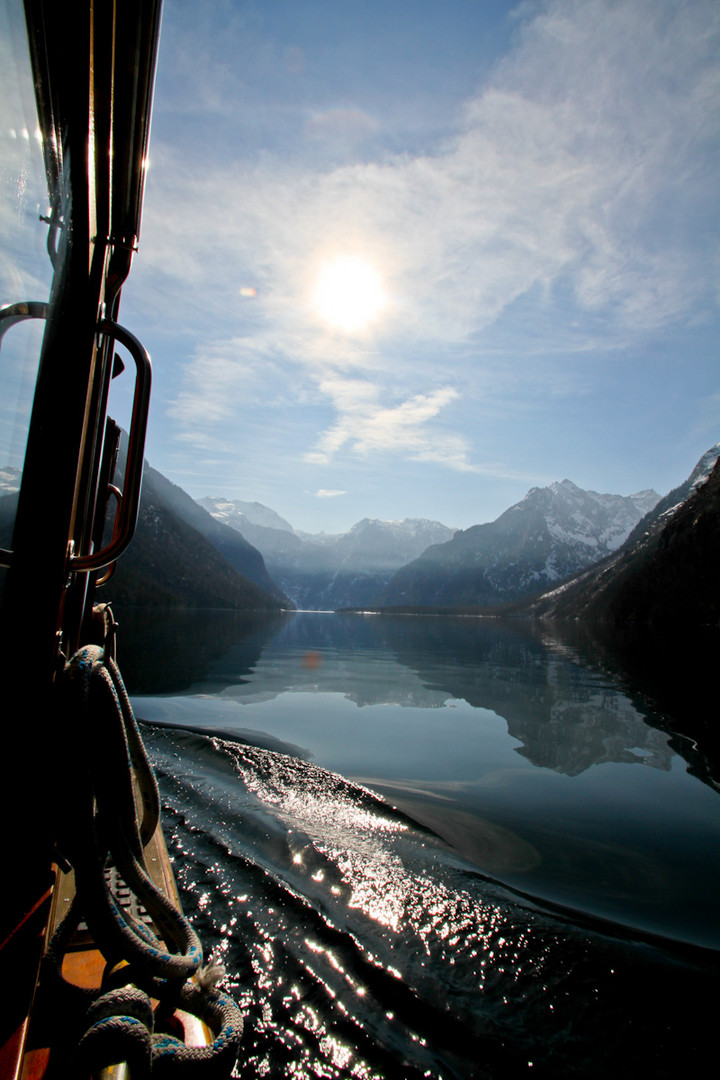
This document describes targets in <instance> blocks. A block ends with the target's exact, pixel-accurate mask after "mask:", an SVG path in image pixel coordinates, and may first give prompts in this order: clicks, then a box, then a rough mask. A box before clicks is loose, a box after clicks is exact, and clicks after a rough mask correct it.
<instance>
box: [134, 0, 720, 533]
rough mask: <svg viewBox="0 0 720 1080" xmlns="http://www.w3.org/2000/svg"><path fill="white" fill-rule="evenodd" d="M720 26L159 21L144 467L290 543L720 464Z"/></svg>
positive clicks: (565, 19)
mask: <svg viewBox="0 0 720 1080" xmlns="http://www.w3.org/2000/svg"><path fill="white" fill-rule="evenodd" d="M719 103H720V5H718V4H717V2H716V0H689V2H687V3H685V2H682V0H537V2H536V0H523V2H521V3H519V4H513V3H511V2H500V0H442V2H440V3H438V2H437V0H432V2H430V0H428V2H426V0H356V2H353V0H327V2H326V0H287V2H285V0H270V2H269V0H253V2H251V0H247V2H243V0H237V2H234V0H206V2H204V3H202V4H198V3H196V2H195V0H165V4H164V13H163V25H162V33H161V41H160V50H159V59H158V74H157V84H156V91H155V112H154V117H153V126H152V137H151V145H150V157H149V168H148V178H147V186H146V200H145V209H144V214H143V223H142V230H141V235H140V245H139V253H138V255H137V256H136V258H135V261H134V265H133V270H132V272H131V275H130V279H129V280H128V283H127V285H126V286H125V289H124V292H123V300H122V306H121V320H120V321H121V322H123V323H124V324H125V325H127V326H128V327H129V328H130V329H132V330H133V331H134V332H135V333H137V334H138V336H139V337H140V338H141V339H142V340H143V342H144V343H145V345H146V346H147V348H148V349H149V351H150V353H151V356H152V358H153V365H154V390H153V403H152V408H151V417H150V429H149V434H148V442H147V449H146V456H147V458H148V460H149V461H150V463H151V464H152V465H154V466H155V468H157V469H159V470H160V471H161V472H163V473H164V474H165V475H166V476H168V477H169V478H170V479H171V480H173V481H174V482H175V483H177V484H179V485H180V486H181V487H183V488H184V489H185V490H186V491H188V492H189V493H190V494H191V495H193V496H195V497H201V496H204V495H216V496H225V497H227V498H236V499H243V500H247V501H259V502H261V503H264V504H265V505H267V506H270V507H272V508H273V509H274V510H276V511H277V512H278V513H280V514H281V515H282V516H283V517H285V518H286V519H287V520H289V521H290V522H291V523H292V525H294V526H295V527H296V528H298V529H302V530H305V531H309V532H319V531H326V532H330V533H337V532H343V531H345V530H347V529H349V528H350V527H351V526H352V525H353V524H354V523H355V522H356V521H358V520H360V519H361V518H364V517H370V518H382V519H402V518H406V517H420V518H429V519H434V520H439V521H442V522H443V523H444V524H446V525H449V526H451V527H456V528H467V527H468V526H470V525H472V524H476V523H479V522H483V521H489V520H493V519H494V518H496V517H497V516H498V515H499V514H500V513H502V511H503V510H505V509H507V507H508V506H510V505H512V504H513V503H515V502H517V501H518V500H519V499H521V498H522V497H523V496H524V495H525V494H526V492H527V491H528V489H529V488H531V487H534V486H544V485H546V484H549V483H551V482H553V481H555V480H562V479H564V478H566V477H567V478H569V479H570V480H572V481H574V482H575V483H576V484H578V485H579V486H580V487H583V488H589V489H591V490H596V491H601V492H613V493H619V494H630V493H632V492H635V491H639V490H642V489H646V488H655V490H656V491H658V493H659V494H661V495H662V494H665V493H666V492H667V491H668V490H670V489H671V488H672V487H674V486H675V485H676V484H678V483H680V482H681V481H682V480H684V479H685V478H686V477H687V475H688V474H689V472H690V471H691V469H692V467H693V466H694V464H695V463H696V461H697V460H698V458H699V457H700V456H701V454H702V453H703V452H704V451H705V450H706V449H708V447H710V446H711V445H713V444H714V443H716V442H718V441H719V440H720V349H719V347H718V340H719V335H718V329H719V319H718V300H719V298H720V297H719V292H720V290H719V283H720V260H719V250H720V249H719V245H718V230H719V222H720V214H719V213H718V210H719V206H718V202H719V201H720V200H719V193H720V184H719V183H718V171H719V170H718V148H719V146H720V137H719V136H720V132H719V128H720V110H719V108H718V105H719Z"/></svg>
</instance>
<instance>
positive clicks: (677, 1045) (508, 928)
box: [144, 725, 718, 1080]
mask: <svg viewBox="0 0 720 1080" xmlns="http://www.w3.org/2000/svg"><path fill="white" fill-rule="evenodd" d="M144 737H145V741H146V744H147V747H148V751H149V753H150V755H151V757H152V760H153V763H154V766H155V769H156V772H157V775H158V781H159V784H160V788H161V792H162V795H163V801H164V811H163V813H164V822H165V832H166V838H167V842H168V847H169V850H170V854H171V856H172V858H173V861H174V869H175V873H176V876H177V879H178V884H179V886H180V890H181V894H182V896H183V903H184V906H185V910H186V913H187V914H188V915H189V916H190V917H191V919H192V921H193V923H194V924H195V927H196V929H197V930H198V932H199V933H200V936H201V938H202V940H203V942H204V943H205V946H206V950H207V951H208V952H210V951H211V950H214V951H215V954H216V955H217V956H219V957H221V958H222V962H223V963H224V964H225V967H226V969H227V972H228V978H227V985H228V988H229V989H230V991H231V993H232V994H233V996H234V997H235V998H236V1000H237V1001H238V1002H239V1003H240V1005H241V1007H242V1008H243V1009H244V1010H245V1011H246V1014H247V1019H246V1025H245V1032H246V1034H245V1037H244V1046H243V1054H242V1057H241V1066H240V1069H239V1075H240V1076H242V1077H287V1076H293V1077H308V1078H310V1077H337V1078H344V1077H353V1078H355V1077H357V1078H363V1080H369V1078H371V1077H378V1078H379V1077H389V1076H392V1077H393V1078H395V1077H398V1078H403V1080H414V1078H416V1077H417V1078H419V1077H426V1078H432V1077H437V1078H440V1077H442V1078H449V1077H463V1078H464V1077H478V1078H480V1077H498V1078H499V1077H502V1078H506V1077H513V1076H522V1075H533V1076H538V1075H540V1076H553V1077H558V1076H563V1077H566V1076H575V1075H578V1076H580V1075H582V1076H583V1077H606V1076H608V1075H609V1074H610V1073H612V1074H613V1075H614V1076H616V1077H617V1076H625V1075H627V1076H630V1075H633V1076H636V1075H637V1074H638V1071H642V1072H643V1073H645V1074H646V1075H653V1076H655V1077H659V1076H673V1075H675V1074H676V1073H677V1071H678V1069H679V1068H681V1067H683V1066H685V1067H686V1066H687V1062H688V1059H689V1058H693V1057H694V1056H695V1055H698V1057H699V1055H700V1054H701V1053H702V1052H703V1050H704V1048H707V1049H708V1050H709V1047H710V1044H711V1039H710V1033H711V1032H712V1030H713V1029H712V1022H713V1021H712V1007H713V1000H714V999H716V995H717V985H718V983H717V977H718V967H717V964H716V963H715V962H714V960H713V957H712V956H710V957H708V956H707V955H705V954H702V953H699V952H698V951H697V950H682V951H678V949H676V948H673V947H672V946H670V945H667V946H664V945H663V944H662V943H659V942H650V941H648V940H639V939H633V938H631V937H628V936H625V937H623V936H621V935H619V934H613V933H608V932H607V928H601V927H597V926H593V925H591V924H588V923H587V922H586V921H583V920H582V918H581V917H578V918H577V919H574V918H572V917H569V916H568V915H567V914H560V913H554V912H551V911H549V910H547V909H545V908H543V907H542V906H541V905H539V904H535V903H533V902H532V901H530V900H527V899H524V898H523V897H520V896H518V895H517V894H515V893H513V892H512V891H511V890H509V889H506V888H504V887H503V886H502V884H500V883H498V882H495V881H491V880H489V879H488V878H487V877H485V876H483V875H482V874H481V873H480V872H479V871H478V870H477V869H476V868H475V867H473V865H472V864H471V863H470V862H468V861H467V860H466V859H465V858H463V857H462V856H461V855H460V854H459V853H458V852H456V851H454V850H453V849H452V848H451V847H450V846H449V845H447V844H446V843H445V842H444V841H443V840H441V839H440V838H439V837H438V836H436V835H435V834H434V833H433V832H432V831H431V830H429V829H428V828H426V827H424V826H423V825H421V824H419V823H418V822H416V821H414V820H413V819H412V818H411V817H409V816H407V815H406V814H403V813H402V812H400V811H398V810H396V809H394V808H393V807H392V806H391V805H390V804H389V803H387V802H386V801H384V800H383V799H382V798H381V797H380V796H378V795H376V794H375V793H373V792H371V791H369V790H368V789H366V788H364V787H361V786H359V785H358V784H355V783H352V782H350V781H348V780H346V779H344V778H342V777H340V776H338V775H336V774H334V773H331V772H328V771H327V770H325V769H322V768H320V767H318V766H316V765H313V764H312V763H310V762H308V761H306V760H302V759H301V758H298V757H295V756H293V755H291V754H286V753H282V752H279V751H278V750H277V749H268V748H266V747H263V746H257V745H249V744H248V743H244V742H238V741H236V740H231V739H228V738H221V737H219V736H216V735H208V734H200V733H198V732H194V731H190V730H185V729H175V728H167V727H161V726H158V725H147V726H145V728H144Z"/></svg>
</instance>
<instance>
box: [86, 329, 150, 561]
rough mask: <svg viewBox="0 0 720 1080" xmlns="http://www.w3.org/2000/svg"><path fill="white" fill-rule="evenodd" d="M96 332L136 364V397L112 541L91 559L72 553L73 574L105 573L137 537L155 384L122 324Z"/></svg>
mask: <svg viewBox="0 0 720 1080" xmlns="http://www.w3.org/2000/svg"><path fill="white" fill-rule="evenodd" d="M97 329H98V333H100V334H106V335H108V336H109V337H112V338H113V339H114V340H115V341H118V342H120V344H121V345H124V346H125V348H126V349H127V351H128V352H129V353H130V355H131V356H132V358H133V360H134V361H135V369H136V374H135V395H134V397H133V409H132V417H131V420H130V432H129V434H128V451H127V461H126V462H125V480H124V482H123V492H122V498H121V499H120V505H119V508H118V513H117V515H116V518H115V526H114V528H113V535H112V539H111V540H110V543H109V544H106V546H105V547H104V548H102V549H101V550H100V551H93V552H91V553H90V554H88V555H75V554H72V553H71V554H70V556H69V564H70V570H71V571H72V572H73V573H90V572H91V571H93V570H102V569H103V568H104V567H106V566H109V565H110V564H111V563H113V562H115V560H116V559H118V558H119V557H120V556H121V555H122V553H123V552H124V551H125V549H126V548H127V546H128V544H129V543H130V541H131V540H132V538H133V535H134V533H135V526H136V525H137V517H138V511H139V509H140V492H141V489H142V473H143V461H144V453H145V434H146V432H147V420H148V410H149V407H150V387H151V383H152V365H151V364H150V357H149V355H148V353H147V350H146V349H145V348H144V346H143V345H142V344H141V343H140V341H139V340H138V339H137V338H136V337H135V335H134V334H131V333H130V331H129V330H126V329H125V327H124V326H120V324H119V323H116V322H113V320H112V319H102V320H101V322H99V323H98V327H97Z"/></svg>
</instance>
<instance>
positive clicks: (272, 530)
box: [199, 498, 454, 609]
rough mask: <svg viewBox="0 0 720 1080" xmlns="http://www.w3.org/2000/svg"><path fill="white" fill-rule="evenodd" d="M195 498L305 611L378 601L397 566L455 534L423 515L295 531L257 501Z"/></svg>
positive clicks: (364, 519) (364, 520)
mask: <svg viewBox="0 0 720 1080" xmlns="http://www.w3.org/2000/svg"><path fill="white" fill-rule="evenodd" d="M199 502H200V504H201V505H202V506H203V507H204V508H205V509H207V510H209V512H210V513H211V514H212V515H213V517H215V518H216V519H217V520H218V521H223V522H224V523H225V524H227V525H230V526H232V528H234V529H237V530H238V532H240V533H242V535H243V536H244V537H245V539H246V540H248V541H249V542H250V543H251V544H253V545H254V546H255V547H256V548H258V550H259V551H261V552H262V555H263V557H264V559H265V563H266V565H267V568H268V570H269V572H270V573H271V574H272V576H273V578H274V579H275V581H277V582H278V584H279V585H280V587H281V588H282V589H283V590H284V592H285V593H287V595H288V596H290V597H291V598H292V600H293V601H294V602H295V603H296V604H297V605H298V607H303V608H309V609H313V608H320V609H329V608H338V607H356V606H363V605H365V604H377V603H378V602H379V599H380V596H381V595H382V591H383V589H384V587H385V585H387V583H388V581H389V580H390V578H391V577H392V575H393V574H394V573H395V571H396V570H397V569H398V568H399V567H401V566H404V565H405V563H407V562H410V560H412V559H414V558H416V557H417V556H418V555H419V554H420V553H421V552H423V551H424V550H425V549H426V548H427V547H428V546H429V545H431V544H437V543H439V542H443V541H445V540H448V539H450V537H452V536H453V533H454V530H453V529H450V528H448V526H447V525H443V524H441V523H440V522H439V521H426V520H425V519H423V518H406V519H405V520H403V521H379V520H377V519H371V518H363V520H362V521H358V522H357V523H356V524H355V525H353V527H352V528H351V529H350V530H349V531H348V532H346V533H342V534H341V535H339V536H328V535H326V534H324V533H320V534H318V535H311V534H307V533H301V534H298V533H296V532H295V531H294V530H293V528H292V526H291V525H290V524H289V523H288V522H287V521H285V519H284V518H282V517H280V515H279V514H276V513H275V511H273V510H271V509H269V508H268V507H265V506H262V504H260V503H245V502H241V501H240V500H235V501H231V500H228V499H213V498H205V499H200V500H199ZM266 522H267V523H269V524H265V523H266Z"/></svg>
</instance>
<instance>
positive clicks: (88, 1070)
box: [0, 0, 242, 1080]
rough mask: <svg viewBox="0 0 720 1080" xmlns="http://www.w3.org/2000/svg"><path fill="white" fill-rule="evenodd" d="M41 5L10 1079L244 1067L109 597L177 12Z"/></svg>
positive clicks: (13, 308) (130, 475)
mask: <svg viewBox="0 0 720 1080" xmlns="http://www.w3.org/2000/svg"><path fill="white" fill-rule="evenodd" d="M18 7H19V5H18ZM24 16H25V23H26V29H27V44H28V51H27V57H26V59H27V64H28V67H29V68H30V77H31V79H32V82H33V85H34V88H35V98H36V105H37V120H38V131H39V136H40V138H41V145H42V153H43V159H44V167H45V173H46V178H47V188H48V204H49V207H50V209H49V212H48V214H47V215H46V216H44V218H43V220H44V221H45V224H46V227H47V252H48V257H49V259H50V262H51V265H52V286H51V289H50V293H49V296H47V297H38V296H17V297H16V298H15V299H14V301H13V302H12V303H10V304H6V306H5V307H3V309H2V310H0V342H2V340H3V339H4V340H5V341H7V340H8V338H9V335H12V334H14V333H16V332H17V331H16V330H15V328H16V327H17V326H18V325H20V324H23V323H26V322H27V321H28V320H40V321H41V323H42V324H43V326H44V331H43V336H42V346H41V350H40V356H39V359H38V365H37V379H36V384H35V392H34V398H33V405H32V412H31V416H30V421H29V425H28V433H27V445H26V451H25V457H24V463H23V468H22V480H21V484H20V488H19V492H18V496H17V509H16V513H15V521H14V529H13V534H12V541H11V544H10V546H9V547H4V548H3V549H2V551H1V552H0V564H1V565H2V567H3V570H2V571H0V574H1V575H2V578H3V580H2V597H1V599H2V610H1V634H2V643H1V646H0V656H1V657H2V664H3V674H4V682H3V685H4V703H5V704H4V710H3V711H4V714H5V716H4V719H5V724H4V727H5V732H4V734H5V740H4V762H5V764H6V769H5V774H6V777H5V783H4V785H3V794H2V803H3V805H2V824H3V836H4V841H3V890H2V901H1V903H0V913H1V916H2V919H1V927H0V979H1V980H2V985H3V987H4V988H5V993H4V995H3V997H4V999H5V1003H4V1005H3V1010H2V1014H1V1020H0V1075H2V1076H3V1077H8V1078H13V1080H15V1078H18V1080H19V1078H21V1077H22V1078H24V1080H30V1078H31V1077H41V1076H47V1077H66V1076H83V1075H88V1076H89V1075H99V1074H100V1072H103V1070H106V1069H107V1068H108V1067H110V1070H111V1072H112V1073H113V1075H122V1070H123V1068H124V1066H122V1065H116V1064H114V1063H121V1062H128V1061H129V1062H130V1063H131V1071H132V1075H133V1076H138V1075H143V1073H144V1072H147V1071H149V1070H152V1072H153V1075H155V1074H156V1071H157V1073H162V1074H163V1075H164V1071H165V1070H167V1071H168V1075H172V1072H171V1070H172V1069H173V1067H174V1066H176V1065H180V1066H182V1065H183V1064H187V1063H188V1062H189V1063H192V1064H193V1065H199V1067H200V1072H199V1075H206V1074H207V1075H223V1074H227V1073H228V1072H229V1071H230V1069H231V1068H232V1065H233V1063H234V1061H235V1058H236V1056H237V1044H238V1039H239V1036H240V1033H241V1030H242V1018H241V1016H240V1014H239V1012H238V1010H237V1008H236V1006H235V1005H234V1003H233V1002H232V1001H231V1000H230V999H228V998H227V997H226V996H225V995H223V994H222V993H221V992H220V991H219V990H218V989H217V987H216V983H217V980H218V978H219V977H220V974H221V973H220V971H219V970H218V969H216V968H213V966H212V964H208V963H207V962H206V959H205V960H204V959H203V956H202V946H201V944H200V942H199V941H198V940H197V937H196V935H195V933H194V931H193V930H192V928H191V926H190V924H189V923H188V922H187V920H186V919H185V918H184V916H183V915H182V913H181V911H180V910H179V903H178V898H177V893H176V890H175V886H174V881H173V877H172V871H171V868H170V864H169V861H168V857H167V852H166V849H165V846H164V842H163V837H162V831H161V828H160V825H159V820H158V795H157V787H156V785H155V782H154V777H153V774H152V770H151V768H150V767H149V765H148V763H147V759H146V757H145V754H144V749H143V746H142V742H141V740H140V738H139V735H138V732H137V727H136V725H135V721H134V718H133V716H132V709H131V707H130V704H129V701H128V699H127V695H126V694H125V691H124V687H123V685H122V679H121V677H120V674H119V671H118V668H117V666H116V663H115V637H116V629H117V626H116V623H115V620H114V617H113V614H112V611H111V608H110V607H109V606H108V605H105V604H102V603H98V602H97V601H98V600H99V599H101V598H102V593H98V594H97V595H96V590H97V589H98V587H99V586H100V585H101V584H102V583H103V582H104V581H106V580H107V579H108V578H109V576H110V575H111V573H112V566H113V564H114V563H115V560H116V559H118V558H119V557H120V556H121V555H122V553H123V551H124V550H125V549H126V547H127V546H128V544H129V543H130V541H131V539H132V534H133V530H134V527H135V522H136V518H137V511H138V503H139V497H140V486H141V478H142V467H143V451H144V441H145V429H146V423H147V413H148V402H149V395H150V381H151V369H150V361H149V358H148V355H147V353H146V352H145V349H144V348H143V347H142V345H141V344H140V342H139V341H138V340H137V339H136V338H135V336H134V335H133V334H132V333H131V332H130V331H129V330H127V329H125V328H124V327H123V326H122V325H121V324H120V323H119V322H118V318H119V306H120V298H121V292H122V288H123V284H124V282H125V280H126V278H127V275H128V273H129V271H130V267H131V263H132V259H133V255H134V253H135V251H136V248H137V242H138V235H139V231H140V216H141V207H142V199H143V187H144V179H145V171H146V164H147V151H148V139H149V130H150V116H151V102H152V91H153V82H154V71H155V61H156V53H157V47H158V39H159V27H160V2H159V0H123V3H117V2H112V0H90V2H89V3H88V4H87V5H72V6H68V5H64V4H58V3H56V2H54V0H26V2H25V5H24ZM123 369H126V371H125V377H126V378H127V376H128V375H131V376H134V393H133V404H132V419H131V421H130V425H129V442H128V451H127V462H126V466H125V469H124V476H123V477H122V478H121V479H118V478H116V476H115V470H116V464H117V459H118V449H119V442H120V428H119V426H118V425H117V424H116V423H115V421H114V420H112V419H111V418H110V416H109V415H108V404H109V400H110V393H111V384H112V380H113V379H114V378H115V377H116V376H117V375H119V374H121V372H122V371H123ZM39 507H42V527H40V525H39V514H38V508H39ZM108 520H110V525H109V527H108V525H107V521H108ZM189 1043H192V1044H195V1045H194V1046H192V1047H191V1048H189V1047H188V1044H189ZM118 1070H119V1071H118ZM103 1075H105V1073H104V1072H103Z"/></svg>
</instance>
